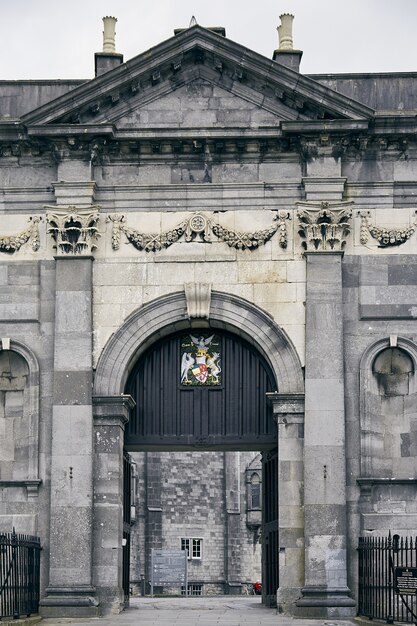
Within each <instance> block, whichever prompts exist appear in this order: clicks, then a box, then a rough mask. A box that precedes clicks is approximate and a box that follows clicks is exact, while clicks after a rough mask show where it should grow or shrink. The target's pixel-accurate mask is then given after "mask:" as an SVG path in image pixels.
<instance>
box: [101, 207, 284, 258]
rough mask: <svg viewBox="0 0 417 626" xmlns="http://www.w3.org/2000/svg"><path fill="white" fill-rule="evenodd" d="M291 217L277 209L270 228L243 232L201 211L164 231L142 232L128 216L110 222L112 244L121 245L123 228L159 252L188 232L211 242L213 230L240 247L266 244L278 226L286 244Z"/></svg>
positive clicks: (140, 245)
mask: <svg viewBox="0 0 417 626" xmlns="http://www.w3.org/2000/svg"><path fill="white" fill-rule="evenodd" d="M288 219H290V214H289V212H288V211H278V212H277V213H276V215H274V218H273V223H272V224H271V226H269V227H268V228H265V229H263V230H259V231H255V232H253V233H242V232H238V231H235V230H232V229H230V228H226V227H225V226H221V225H220V224H218V223H216V222H214V221H213V220H211V219H210V218H208V217H207V216H206V215H203V214H202V213H195V214H194V215H193V216H192V217H190V218H188V219H186V220H184V221H182V222H180V223H179V224H178V225H177V226H175V228H173V229H171V230H169V231H165V232H162V233H141V232H139V231H137V230H135V229H133V228H130V227H129V226H127V225H125V216H124V215H119V214H112V215H109V216H108V218H107V221H108V222H112V224H113V227H112V247H113V250H118V249H119V248H120V233H121V232H123V233H124V234H125V235H126V237H127V239H128V241H129V242H130V243H131V244H133V245H134V246H135V248H137V249H138V250H145V252H156V251H157V250H162V249H164V248H168V247H169V246H171V245H172V244H173V243H175V242H176V241H178V240H179V239H180V238H181V237H182V236H183V235H184V234H185V241H187V242H190V241H194V240H197V241H202V242H205V243H210V242H211V240H212V235H213V234H214V235H215V236H216V237H217V238H218V239H220V240H221V241H224V242H225V243H227V245H228V246H230V247H231V248H236V249H237V250H246V249H254V248H257V247H259V246H261V245H263V244H265V243H266V242H267V241H269V239H271V237H272V236H273V235H274V234H275V233H276V232H277V230H278V229H279V242H280V246H281V247H282V248H286V247H287V243H288V238H287V227H286V220H288Z"/></svg>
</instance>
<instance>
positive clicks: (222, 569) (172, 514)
mask: <svg viewBox="0 0 417 626" xmlns="http://www.w3.org/2000/svg"><path fill="white" fill-rule="evenodd" d="M131 457H132V459H133V460H134V463H135V468H134V471H135V475H136V476H137V481H136V484H137V498H136V501H135V504H134V506H135V510H134V516H135V521H134V524H133V525H132V529H131V559H130V560H131V563H130V569H131V576H130V582H131V586H132V588H133V593H134V594H143V593H147V592H149V581H150V579H151V575H150V572H149V567H150V562H151V559H150V557H151V555H150V550H151V549H152V547H154V548H156V549H162V550H180V549H183V548H184V543H185V542H188V543H187V544H186V546H187V549H188V552H189V560H188V567H187V579H188V591H189V593H190V594H192V595H213V594H224V593H227V594H234V595H236V594H250V593H252V592H253V583H255V582H256V581H259V580H261V578H262V571H261V544H260V539H261V532H260V531H261V524H262V515H261V514H262V511H261V496H262V492H261V488H262V482H261V481H262V465H261V458H260V454H257V455H254V453H253V452H233V451H223V452H218V451H215V452H213V451H211V452H207V451H206V452H199V451H189V452H141V453H138V452H136V453H131ZM151 489H152V490H154V492H155V493H154V496H153V497H154V499H153V502H152V505H153V507H149V506H148V495H149V491H150V490H151ZM231 492H233V496H234V497H233V501H232V502H231V499H230V495H229V494H230V493H231ZM155 507H157V508H160V509H161V522H162V523H161V528H160V531H159V532H158V531H157V530H156V529H155V528H154V527H153V526H152V512H151V513H150V512H149V508H155ZM230 518H237V519H238V522H239V523H238V524H237V525H236V527H233V526H232V524H230V523H229V519H230ZM190 544H191V545H190ZM179 587H180V584H179V583H177V585H174V586H173V585H171V586H170V585H168V584H166V585H164V586H163V587H162V588H158V589H157V591H158V593H164V594H166V593H178V590H179Z"/></svg>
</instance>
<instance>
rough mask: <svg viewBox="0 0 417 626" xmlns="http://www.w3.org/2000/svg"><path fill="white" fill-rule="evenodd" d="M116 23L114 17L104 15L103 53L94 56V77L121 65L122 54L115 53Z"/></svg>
mask: <svg viewBox="0 0 417 626" xmlns="http://www.w3.org/2000/svg"><path fill="white" fill-rule="evenodd" d="M116 22H117V19H116V18H115V17H110V16H109V15H106V17H103V25H104V30H103V52H96V53H95V55H94V65H95V75H96V76H101V74H104V73H105V72H108V71H109V70H113V69H114V68H115V67H117V66H118V65H120V64H121V63H123V54H118V53H117V52H116V43H115V35H116Z"/></svg>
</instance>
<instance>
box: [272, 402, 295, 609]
mask: <svg viewBox="0 0 417 626" xmlns="http://www.w3.org/2000/svg"><path fill="white" fill-rule="evenodd" d="M267 396H268V400H269V401H270V402H271V404H272V406H273V412H274V418H275V420H276V422H277V426H278V500H279V507H278V516H279V555H278V559H279V589H278V593H277V605H278V607H279V609H280V610H281V611H282V612H283V613H287V614H288V613H292V612H293V605H294V602H295V601H296V600H297V599H298V598H299V597H300V589H301V587H302V586H303V583H304V541H303V539H304V514H303V510H304V509H303V504H304V502H303V484H304V474H303V450H304V446H303V443H304V394H301V393H293V394H285V393H278V392H275V393H268V394H267Z"/></svg>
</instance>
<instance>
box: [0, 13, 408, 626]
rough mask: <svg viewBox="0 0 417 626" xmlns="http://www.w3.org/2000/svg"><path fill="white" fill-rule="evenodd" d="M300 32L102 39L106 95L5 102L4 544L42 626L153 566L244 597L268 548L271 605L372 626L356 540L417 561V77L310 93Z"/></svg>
mask: <svg viewBox="0 0 417 626" xmlns="http://www.w3.org/2000/svg"><path fill="white" fill-rule="evenodd" d="M291 21H292V16H288V15H284V16H282V24H281V26H280V28H279V31H280V43H279V47H278V49H277V50H275V51H274V52H273V51H271V55H272V57H273V58H272V59H268V58H265V57H263V56H261V55H259V54H257V53H256V52H255V51H252V50H249V49H247V48H245V47H243V46H241V45H239V44H238V43H235V42H233V41H231V40H230V39H228V38H227V36H226V33H225V30H224V29H223V28H220V27H218V28H217V27H216V28H204V27H202V26H200V25H198V24H195V25H192V26H190V27H189V28H187V29H180V30H177V31H175V34H174V36H173V37H172V38H170V39H168V40H167V41H164V42H162V43H160V44H158V45H157V46H155V47H153V48H151V49H150V50H148V51H146V52H141V51H140V50H138V56H136V57H134V58H133V59H130V60H128V61H127V62H124V61H123V56H122V55H121V54H119V53H118V52H117V51H116V48H115V43H114V22H115V21H114V19H113V18H105V33H104V34H105V36H104V48H103V52H100V53H97V54H96V56H95V74H96V75H95V77H94V78H92V79H91V80H87V81H85V80H84V81H76V80H60V81H56V80H51V81H45V80H42V81H36V80H33V81H1V82H0V113H1V118H0V188H1V195H0V285H1V289H0V342H1V343H0V348H1V349H0V365H1V367H0V488H1V493H2V499H1V504H0V531H1V532H5V531H9V530H11V529H12V527H15V528H16V531H18V532H22V533H26V534H35V535H38V536H39V537H40V538H41V542H42V546H43V551H42V562H41V612H42V614H43V615H45V616H54V615H56V616H60V617H65V616H72V615H76V616H91V615H98V614H104V613H105V612H107V611H114V612H117V611H119V610H121V609H122V608H123V604H124V600H125V594H128V592H129V579H128V576H127V572H129V569H130V570H131V574H132V580H133V579H134V583H135V588H138V589H139V588H140V585H141V580H143V578H144V579H145V581H144V584H145V585H146V584H147V580H146V579H147V577H148V573H147V572H148V571H149V569H146V568H149V564H147V563H146V561H147V559H148V558H149V553H150V550H151V548H152V547H154V548H164V547H167V548H172V547H177V548H178V549H181V548H183V549H187V550H189V551H190V552H191V558H190V560H191V564H190V567H194V568H198V567H201V565H202V563H204V561H205V558H203V560H202V563H200V564H198V563H197V561H198V554H199V551H200V555H201V554H203V555H204V557H205V556H207V563H209V560H208V558H209V556H213V555H214V556H215V559H214V560H215V561H217V562H218V560H219V559H220V558H222V561H221V562H222V567H221V568H220V569H219V570H218V571H216V572H214V573H213V572H211V573H210V572H204V573H201V571H202V570H201V569H200V573H198V571H197V570H196V569H194V573H193V578H192V582H193V584H195V585H197V586H198V585H205V584H207V585H212V587H211V588H210V589H207V592H210V591H211V592H214V591H227V592H229V593H236V592H242V591H244V589H245V585H246V583H247V582H249V581H250V577H251V575H252V574H251V571H250V568H251V567H252V565H251V564H250V562H249V559H250V558H252V556H253V554H252V555H250V551H251V550H252V552H255V553H256V550H257V548H256V541H258V540H259V537H260V536H261V541H262V545H261V549H262V580H263V593H264V601H265V602H266V603H267V604H270V605H271V604H274V603H275V602H277V603H278V605H279V606H280V609H281V610H282V611H284V612H286V613H288V614H292V615H306V616H315V617H344V616H351V615H354V614H355V612H356V607H357V601H358V575H357V546H358V538H359V537H360V536H372V535H375V534H377V535H386V534H387V533H388V531H389V530H391V531H392V532H395V533H398V534H400V535H414V536H415V535H416V534H417V504H416V491H417V474H416V455H417V409H416V406H417V403H416V365H417V321H416V318H417V278H416V277H417V261H416V258H417V257H416V241H417V233H416V232H415V231H416V224H417V222H416V220H417V217H416V210H417V201H416V196H417V139H416V137H417V135H416V108H417V74H412V73H403V74H375V75H370V74H364V75H361V74H355V75H354V74H351V75H320V74H316V75H304V74H302V73H301V72H300V60H301V55H302V52H301V51H299V50H296V49H294V47H293V43H292V35H291ZM341 45H343V42H341ZM272 52H273V54H272ZM317 70H320V68H317ZM191 452H195V453H196V458H197V461H196V462H195V463H194V461H193V463H194V465H193V468H192V474H193V475H192V477H191V478H189V479H188V481H183V476H181V475H180V473H181V472H183V471H184V472H185V465H187V463H189V464H191V459H192V457H191ZM126 453H130V454H131V455H132V456H131V459H132V458H133V460H136V472H137V473H136V474H135V465H132V462H131V459H130V460H129V458H128V457H127V456H126ZM180 454H183V455H185V456H182V457H180ZM164 455H165V456H164ZM204 455H206V456H204ZM255 455H260V456H258V457H256V456H255ZM253 458H257V461H256V463H255V465H256V472H255V471H253V472H252V470H254V469H255V467H253V466H251V459H253ZM124 459H125V460H124ZM145 466H146V467H145ZM210 466H212V467H211V469H214V474H216V472H217V476H214V477H212V479H211V483H210V482H208V483H207V482H205V483H204V484H203V480H206V479H207V474H208V473H209V471H208V470H209V469H210ZM251 467H252V470H251ZM124 468H125V469H124ZM255 474H256V475H257V478H256V479H255ZM248 476H249V478H247V477H248ZM251 476H252V478H253V482H251V480H252V478H251ZM257 480H258V481H259V482H258V484H259V485H260V484H262V488H260V487H259V488H257V487H256V486H255V485H256V481H257ZM136 483H137V487H135V488H134V489H133V488H132V484H133V485H134V484H136ZM243 483H244V484H243ZM252 484H253V485H254V487H253V491H250V490H249V486H250V485H252ZM164 485H166V488H162V487H164ZM182 485H185V486H186V489H189V493H188V496H190V499H191V501H192V504H193V505H197V508H196V509H193V510H194V520H192V519H191V518H190V516H189V514H188V511H187V510H186V509H187V508H188V507H187V501H186V500H185V498H184V493H185V491H184V487H183V486H182ZM181 490H182V492H183V493H181ZM132 491H133V492H134V494H133V496H135V497H136V498H137V499H136V502H135V501H133V504H132V499H131V497H132ZM249 491H250V494H253V495H254V496H255V500H256V494H258V500H256V504H257V506H251V505H250V504H249V499H250V497H252V495H251V496H250V497H249V495H248V494H249ZM260 491H262V499H263V503H262V504H263V505H262V507H261V506H260V501H259V498H260V495H259V494H260ZM190 494H191V495H190ZM133 500H134V498H133ZM197 500H199V501H200V509H199V508H198V503H197ZM215 506H216V507H217V509H216V508H214V507H215ZM261 508H262V519H261V520H259V511H260V509H261ZM203 514H204V515H203ZM135 516H136V517H135ZM181 516H182V517H183V520H178V517H181ZM204 516H207V517H206V521H205V522H204ZM145 518H146V519H145ZM197 518H198V519H197ZM176 520H177V521H185V525H184V528H183V529H181V528H180V526H179V524H178V525H176V524H177V522H176ZM204 524H205V526H204ZM203 526H204V532H203V530H202V527H203ZM217 531H219V532H218V533H217ZM226 538H227V541H226ZM171 540H172V541H171ZM187 542H188V543H187ZM210 542H211V543H210ZM221 550H222V557H220V556H219V554H220V551H221ZM193 556H194V559H193V558H192V557H193ZM193 561H195V562H193ZM213 562H214V561H213ZM141 577H142V578H141ZM216 581H217V583H218V587H217V588H216V589H214V584H215V582H216Z"/></svg>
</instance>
